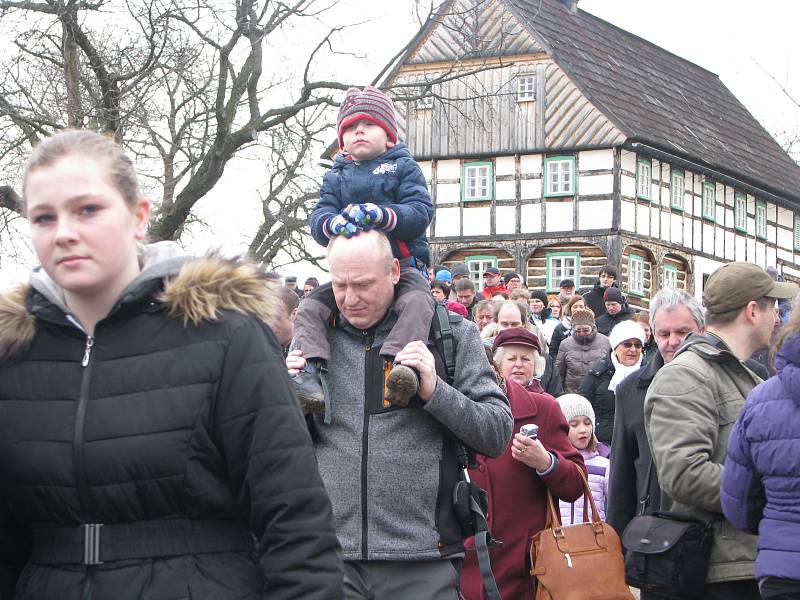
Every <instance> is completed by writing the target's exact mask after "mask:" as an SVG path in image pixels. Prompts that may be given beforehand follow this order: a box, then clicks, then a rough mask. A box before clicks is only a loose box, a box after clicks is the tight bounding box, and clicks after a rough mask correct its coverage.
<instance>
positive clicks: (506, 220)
mask: <svg viewBox="0 0 800 600" xmlns="http://www.w3.org/2000/svg"><path fill="white" fill-rule="evenodd" d="M496 211H497V212H496V213H495V219H496V220H495V224H494V228H495V231H496V232H497V233H498V234H503V233H514V225H515V221H516V219H517V209H516V208H515V207H513V206H498V207H497V209H496Z"/></svg>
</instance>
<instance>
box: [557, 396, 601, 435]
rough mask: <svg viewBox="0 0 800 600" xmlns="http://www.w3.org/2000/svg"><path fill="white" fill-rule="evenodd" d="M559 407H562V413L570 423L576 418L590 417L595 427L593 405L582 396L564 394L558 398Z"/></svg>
mask: <svg viewBox="0 0 800 600" xmlns="http://www.w3.org/2000/svg"><path fill="white" fill-rule="evenodd" d="M556 400H557V401H558V405H559V406H560V407H561V412H562V413H564V418H565V419H566V420H567V423H569V422H570V421H571V420H572V419H574V418H576V417H589V420H590V421H591V422H592V427H594V409H593V408H592V403H591V402H589V401H588V400H587V399H586V398H584V397H583V396H581V395H580V394H564V395H563V396H559V397H558V398H556Z"/></svg>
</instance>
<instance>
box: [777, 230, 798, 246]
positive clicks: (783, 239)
mask: <svg viewBox="0 0 800 600" xmlns="http://www.w3.org/2000/svg"><path fill="white" fill-rule="evenodd" d="M777 231H778V234H777V235H778V246H779V247H781V248H785V249H786V250H792V249H793V244H794V239H793V236H792V232H791V231H788V230H787V229H778V230H777Z"/></svg>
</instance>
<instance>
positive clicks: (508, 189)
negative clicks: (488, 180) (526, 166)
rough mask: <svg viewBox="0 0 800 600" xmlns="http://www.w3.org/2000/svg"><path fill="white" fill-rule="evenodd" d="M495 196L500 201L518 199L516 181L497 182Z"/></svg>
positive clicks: (495, 183)
mask: <svg viewBox="0 0 800 600" xmlns="http://www.w3.org/2000/svg"><path fill="white" fill-rule="evenodd" d="M494 196H495V198H497V199H498V200H514V199H515V198H516V197H517V183H516V182H515V181H495V182H494Z"/></svg>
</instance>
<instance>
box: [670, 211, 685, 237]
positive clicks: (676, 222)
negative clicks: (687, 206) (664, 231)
mask: <svg viewBox="0 0 800 600" xmlns="http://www.w3.org/2000/svg"><path fill="white" fill-rule="evenodd" d="M669 241H670V242H672V243H673V244H682V243H683V217H681V215H679V214H674V213H673V214H672V215H671V216H670V224H669Z"/></svg>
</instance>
